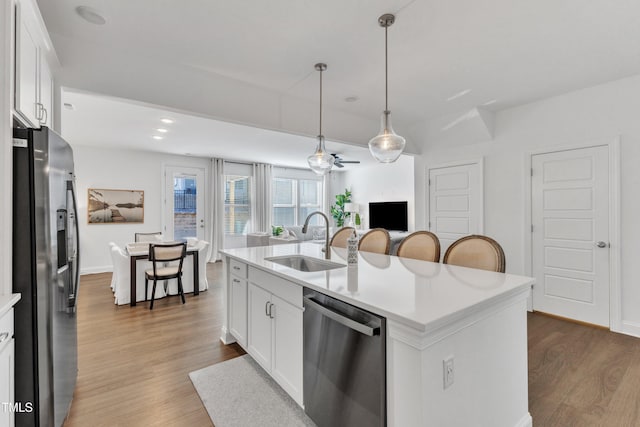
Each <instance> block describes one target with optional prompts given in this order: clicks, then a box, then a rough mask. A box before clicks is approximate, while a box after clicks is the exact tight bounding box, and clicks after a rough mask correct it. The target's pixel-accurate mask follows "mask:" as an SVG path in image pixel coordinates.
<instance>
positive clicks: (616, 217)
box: [523, 135, 623, 332]
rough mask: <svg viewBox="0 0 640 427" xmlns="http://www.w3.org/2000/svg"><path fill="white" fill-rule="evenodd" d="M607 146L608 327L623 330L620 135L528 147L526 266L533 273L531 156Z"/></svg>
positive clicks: (525, 171) (529, 307)
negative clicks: (606, 139) (565, 143)
mask: <svg viewBox="0 0 640 427" xmlns="http://www.w3.org/2000/svg"><path fill="white" fill-rule="evenodd" d="M603 146H604V147H607V148H608V150H609V243H610V248H609V329H610V330H611V331H614V332H623V325H622V310H621V305H622V299H621V298H622V292H621V284H620V277H621V266H620V259H621V253H620V234H621V231H620V135H618V136H616V137H614V138H612V139H611V140H609V141H605V140H591V141H585V142H583V143H577V144H574V145H560V146H550V147H548V148H546V149H538V150H533V151H529V152H527V153H526V154H525V158H524V181H523V182H524V188H523V194H524V196H525V197H524V223H523V230H524V252H523V253H524V268H525V274H526V275H528V276H533V239H532V237H531V233H532V232H533V231H532V226H533V225H532V224H533V223H532V219H533V213H532V208H533V200H532V198H533V191H532V188H531V186H532V184H533V181H532V179H531V170H532V158H533V156H535V155H540V154H550V153H558V152H562V151H571V150H579V149H584V148H592V147H603ZM527 308H528V310H529V311H533V289H531V291H530V294H529V298H528V301H527Z"/></svg>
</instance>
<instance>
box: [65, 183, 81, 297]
mask: <svg viewBox="0 0 640 427" xmlns="http://www.w3.org/2000/svg"><path fill="white" fill-rule="evenodd" d="M74 181H75V180H74V179H71V180H69V181H67V190H69V191H71V200H73V224H74V226H75V233H74V236H75V238H76V242H75V243H76V247H75V248H74V249H75V257H76V260H75V264H76V265H75V267H76V268H75V270H76V271H75V277H74V284H73V293H72V294H70V295H69V307H75V305H76V303H77V301H78V285H79V284H80V224H79V222H78V203H77V201H76V190H75V182H74Z"/></svg>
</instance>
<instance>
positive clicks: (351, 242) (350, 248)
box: [347, 230, 358, 266]
mask: <svg viewBox="0 0 640 427" xmlns="http://www.w3.org/2000/svg"><path fill="white" fill-rule="evenodd" d="M347 264H348V265H350V266H351V265H357V264H358V236H357V235H356V230H353V233H352V234H351V236H349V238H348V239H347Z"/></svg>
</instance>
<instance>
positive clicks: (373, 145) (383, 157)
mask: <svg viewBox="0 0 640 427" xmlns="http://www.w3.org/2000/svg"><path fill="white" fill-rule="evenodd" d="M395 19H396V18H395V16H393V15H392V14H390V13H386V14H384V15H382V16H381V17H380V18H378V23H379V24H380V26H381V27H383V28H384V111H383V112H382V117H381V119H380V133H378V135H376V136H375V137H373V138H371V140H370V141H369V151H371V155H373V157H375V159H376V160H377V161H379V162H380V163H391V162H395V161H396V160H398V157H400V154H402V151H403V150H404V146H405V144H406V141H405V139H404V138H403V137H401V136H400V135H398V134H396V133H395V132H394V131H393V127H392V126H391V111H389V77H388V75H387V74H388V68H389V66H388V58H387V56H388V55H387V31H388V29H389V27H390V26H391V25H393V23H394V21H395Z"/></svg>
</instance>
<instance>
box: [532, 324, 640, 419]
mask: <svg viewBox="0 0 640 427" xmlns="http://www.w3.org/2000/svg"><path fill="white" fill-rule="evenodd" d="M528 316H529V318H528V329H529V337H528V341H529V412H530V413H531V416H532V417H533V424H534V426H535V427H540V426H563V427H564V426H611V427H613V426H638V425H640V406H639V405H638V402H640V387H639V386H638V385H639V384H640V339H638V338H634V337H630V336H626V335H621V334H616V333H613V332H609V331H607V330H604V329H600V328H596V327H590V326H585V325H580V324H575V323H571V322H567V321H564V320H560V319H555V318H551V317H548V316H544V315H541V314H535V313H529V315H528Z"/></svg>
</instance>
